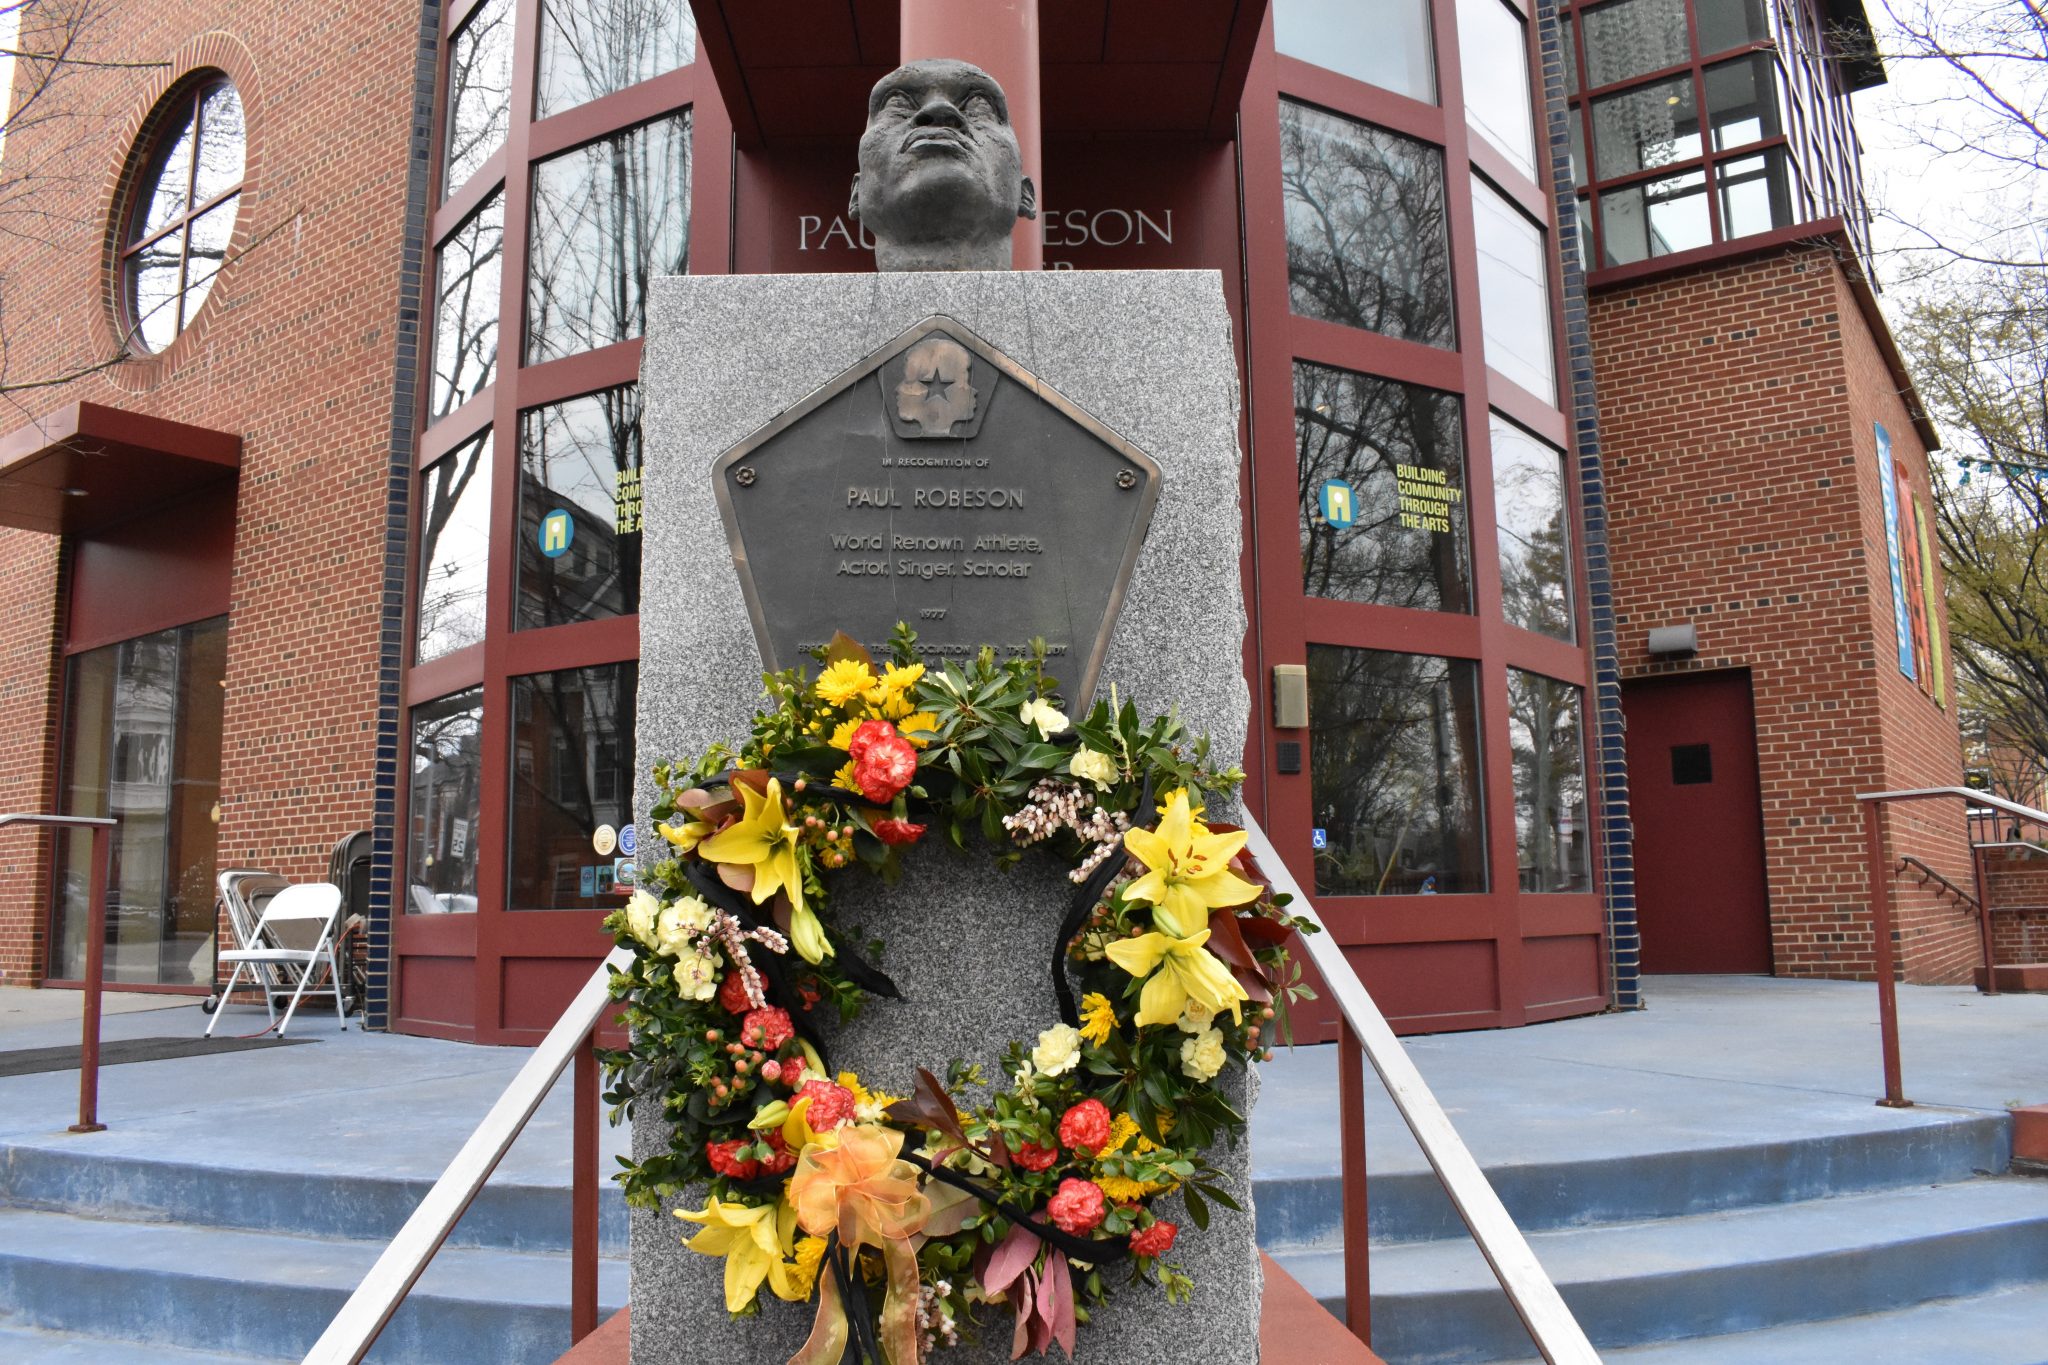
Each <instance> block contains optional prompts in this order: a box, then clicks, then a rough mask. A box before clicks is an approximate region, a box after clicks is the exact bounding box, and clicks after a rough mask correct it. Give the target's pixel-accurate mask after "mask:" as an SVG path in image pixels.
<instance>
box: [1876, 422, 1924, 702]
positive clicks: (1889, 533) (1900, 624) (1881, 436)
mask: <svg viewBox="0 0 2048 1365" xmlns="http://www.w3.org/2000/svg"><path fill="white" fill-rule="evenodd" d="M1871 425H1872V426H1873V427H1875V428H1876V429H1877V478H1878V483H1879V484H1880V485H1881V486H1882V487H1883V489H1884V548H1885V552H1886V555H1887V556H1888V557H1889V558H1890V560H1891V568H1892V625H1893V627H1894V628H1895V629H1896V630H1897V632H1898V637H1899V672H1901V673H1903V674H1905V675H1906V676H1907V677H1909V678H1911V677H1914V676H1915V674H1914V671H1913V618H1912V617H1911V615H1909V614H1908V612H1907V609H1906V571H1905V565H1904V564H1903V562H1902V561H1901V559H1900V551H1899V489H1898V483H1897V481H1896V479H1895V477H1894V475H1893V473H1892V437H1891V433H1890V432H1888V431H1886V430H1885V429H1884V424H1883V423H1882V422H1873V423H1871Z"/></svg>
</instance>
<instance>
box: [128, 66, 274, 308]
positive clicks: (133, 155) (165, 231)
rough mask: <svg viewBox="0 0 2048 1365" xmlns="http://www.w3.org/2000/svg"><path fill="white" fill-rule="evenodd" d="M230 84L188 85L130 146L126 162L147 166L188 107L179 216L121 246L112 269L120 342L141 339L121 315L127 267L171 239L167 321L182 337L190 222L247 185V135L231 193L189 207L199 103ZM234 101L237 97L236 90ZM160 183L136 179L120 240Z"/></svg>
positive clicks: (211, 80) (218, 80) (200, 133)
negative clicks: (117, 284)
mask: <svg viewBox="0 0 2048 1365" xmlns="http://www.w3.org/2000/svg"><path fill="white" fill-rule="evenodd" d="M234 85H235V83H234V82H233V81H231V80H229V79H228V77H227V75H226V73H224V72H218V71H216V72H212V73H210V74H208V75H206V76H204V77H203V78H201V79H199V80H196V81H193V82H192V83H191V84H190V85H188V86H185V87H184V88H183V89H181V90H179V91H177V92H176V97H175V98H174V99H170V100H165V101H164V102H163V103H162V104H160V105H159V106H158V108H157V111H156V117H155V118H154V119H153V120H152V121H151V122H152V125H153V126H152V131H151V133H150V135H149V137H148V138H147V139H145V141H144V142H143V143H141V144H139V145H138V146H136V147H135V149H134V150H133V151H131V152H130V153H129V160H130V161H131V163H139V164H141V165H143V166H148V165H149V164H151V163H153V162H154V161H155V160H156V159H157V157H158V156H160V155H161V154H162V153H163V151H164V139H165V135H166V134H167V133H169V132H170V130H171V129H172V128H174V127H178V126H180V125H178V124H176V123H174V122H173V121H172V120H173V116H174V115H173V111H174V110H175V109H176V108H177V107H178V106H180V105H189V106H190V107H191V110H192V161H191V164H190V165H188V166H187V167H186V168H185V208H184V211H183V212H181V213H180V214H179V215H178V216H177V217H176V218H174V219H172V220H171V221H170V222H169V223H168V224H166V225H165V226H163V227H161V228H159V229H157V230H156V231H155V232H153V233H151V234H149V235H148V236H147V237H137V238H136V239H135V240H134V241H132V242H130V243H129V244H128V245H127V246H124V247H122V248H121V256H120V260H119V261H118V262H117V264H116V267H115V268H116V269H118V270H119V271H120V272H121V290H120V293H119V295H118V298H119V299H120V301H121V303H120V307H121V311H122V314H123V316H122V318H121V327H122V333H121V334H122V335H123V336H124V337H129V338H133V339H134V340H135V341H137V342H138V343H139V342H140V341H141V338H142V319H140V318H135V317H129V316H126V314H127V312H128V309H129V304H128V296H129V293H130V290H129V286H128V271H129V262H131V261H132V260H134V258H135V257H136V256H137V255H139V254H140V253H141V252H142V251H143V250H144V249H145V248H148V247H152V246H155V245H156V244H157V243H158V242H161V241H163V240H165V239H166V238H168V237H172V236H175V237H176V238H177V239H178V293H177V299H178V308H177V312H176V314H175V315H174V318H173V321H174V323H175V324H176V325H175V327H174V328H173V330H172V332H171V339H172V340H173V341H175V340H177V338H178V337H179V336H180V335H181V334H182V333H183V332H184V330H185V327H186V324H187V322H188V321H189V319H188V317H187V315H186V312H185V296H186V294H187V293H189V292H190V289H191V284H190V276H189V274H188V270H189V267H190V266H191V263H192V241H191V228H192V220H193V219H195V218H198V217H201V216H202V215H204V214H206V213H208V212H210V211H211V210H213V209H216V208H219V207H220V206H221V205H222V204H225V203H226V202H227V201H228V200H230V199H233V198H234V197H235V196H237V195H239V194H240V193H241V192H242V187H243V186H244V185H245V184H247V183H248V150H249V148H248V137H247V134H246V133H245V134H244V136H243V140H242V154H243V164H242V175H241V176H240V177H238V178H237V179H236V181H235V183H234V185H233V186H232V187H231V188H229V189H225V190H222V191H221V192H220V193H219V194H216V195H214V196H213V198H211V199H209V200H207V201H206V202H205V203H203V204H195V203H194V202H192V192H193V191H194V190H195V189H197V188H198V184H199V147H200V142H201V140H202V139H203V138H204V137H205V136H206V127H205V125H204V124H202V123H201V122H200V121H199V111H200V107H201V106H202V105H203V104H205V102H206V96H207V94H208V93H209V92H211V91H214V90H218V89H222V88H226V89H229V90H233V89H234ZM235 98H236V99H240V98H241V92H240V91H236V93H235ZM245 117H246V115H245ZM161 183H162V181H161V180H160V179H148V180H145V179H143V178H142V177H140V176H138V177H136V181H135V187H134V189H133V191H132V192H131V196H130V198H129V201H128V207H127V209H126V211H125V212H123V213H122V215H121V235H122V236H123V237H129V236H132V235H133V234H134V233H135V230H136V226H137V223H138V221H139V220H140V219H141V217H142V214H143V212H144V210H145V209H146V207H147V205H148V204H149V200H150V197H151V195H153V194H154V193H155V192H156V187H157V186H158V185H159V184H161ZM221 269H222V270H225V269H227V262H226V261H222V262H221ZM215 274H216V276H218V274H219V272H218V271H216V272H215ZM209 297H210V295H209ZM200 306H201V307H204V306H205V304H204V302H203V301H202V302H201V304H200ZM195 311H196V310H195ZM165 344H166V346H168V345H169V343H168V342H167V343H165Z"/></svg>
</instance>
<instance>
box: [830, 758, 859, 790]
mask: <svg viewBox="0 0 2048 1365" xmlns="http://www.w3.org/2000/svg"><path fill="white" fill-rule="evenodd" d="M832 785H833V786H835V787H837V788H839V790H841V791H846V792H857V791H859V790H860V783H858V782H856V781H854V780H853V760H852V759H850V758H849V759H847V760H846V762H844V763H842V764H840V765H839V771H838V772H836V773H834V774H832Z"/></svg>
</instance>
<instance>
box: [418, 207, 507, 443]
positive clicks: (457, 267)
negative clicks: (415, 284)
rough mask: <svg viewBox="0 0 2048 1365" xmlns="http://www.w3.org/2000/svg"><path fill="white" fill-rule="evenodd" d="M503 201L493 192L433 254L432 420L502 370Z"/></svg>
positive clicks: (452, 408)
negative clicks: (499, 293)
mask: <svg viewBox="0 0 2048 1365" xmlns="http://www.w3.org/2000/svg"><path fill="white" fill-rule="evenodd" d="M504 249H505V196H504V194H503V193H502V192H498V193H493V194H492V195H491V197H490V198H489V199H486V200H485V201H484V203H483V206H482V207H481V208H479V209H478V210H477V211H476V213H475V214H474V215H473V216H472V217H471V218H470V220H469V221H468V222H466V223H464V224H463V225H462V226H461V227H459V228H457V229H456V230H455V235H454V236H452V237H450V238H449V239H448V240H447V241H445V242H443V243H442V244H441V248H440V250H438V251H436V252H435V253H434V281H435V285H434V380H433V385H432V387H431V390H430V392H429V394H428V400H427V413H428V421H430V422H431V421H432V420H433V419H434V418H437V417H445V416H447V415H448V414H449V413H451V412H453V411H455V409H457V408H459V407H461V406H462V405H463V403H465V402H467V401H468V400H469V399H471V398H474V397H475V396H476V395H477V394H478V393H480V392H482V391H483V389H484V387H485V386H486V385H488V384H489V383H490V382H491V380H492V379H493V378H494V377H495V376H496V374H497V370H498V289H499V287H500V286H499V281H500V275H501V274H502V272H503V270H504V259H503V258H504Z"/></svg>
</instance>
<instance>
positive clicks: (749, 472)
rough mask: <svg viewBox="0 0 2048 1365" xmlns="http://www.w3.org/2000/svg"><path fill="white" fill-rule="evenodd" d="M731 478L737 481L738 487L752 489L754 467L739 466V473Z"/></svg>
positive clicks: (747, 465)
mask: <svg viewBox="0 0 2048 1365" xmlns="http://www.w3.org/2000/svg"><path fill="white" fill-rule="evenodd" d="M733 477H734V478H735V479H737V480H739V485H740V487H742V488H752V487H753V486H754V478H755V475H754V467H753V466H752V465H750V464H743V465H741V466H740V471H739V473H737V474H735V475H733Z"/></svg>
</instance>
